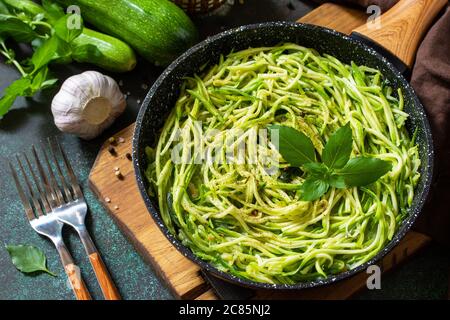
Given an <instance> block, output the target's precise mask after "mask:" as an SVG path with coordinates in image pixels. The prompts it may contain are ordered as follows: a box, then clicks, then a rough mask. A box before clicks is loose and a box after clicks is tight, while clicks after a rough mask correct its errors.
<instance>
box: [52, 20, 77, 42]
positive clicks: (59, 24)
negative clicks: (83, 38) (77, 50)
mask: <svg viewBox="0 0 450 320" xmlns="http://www.w3.org/2000/svg"><path fill="white" fill-rule="evenodd" d="M70 16H71V15H65V16H64V17H61V18H59V19H58V21H56V23H55V25H54V26H53V29H54V30H55V34H56V35H57V36H58V37H59V38H60V39H61V40H64V41H65V42H68V43H70V42H72V41H73V40H74V39H75V38H77V37H78V36H79V35H80V34H81V32H83V26H82V25H81V27H80V28H69V26H68V20H69V18H70ZM80 19H81V17H80Z"/></svg>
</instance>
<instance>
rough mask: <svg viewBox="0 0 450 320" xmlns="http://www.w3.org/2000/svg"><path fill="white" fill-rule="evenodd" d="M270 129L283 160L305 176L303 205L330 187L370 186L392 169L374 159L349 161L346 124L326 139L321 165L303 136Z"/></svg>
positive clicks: (349, 137) (350, 141)
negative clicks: (298, 169)
mask: <svg viewBox="0 0 450 320" xmlns="http://www.w3.org/2000/svg"><path fill="white" fill-rule="evenodd" d="M269 128H270V130H271V134H272V135H274V134H275V135H276V134H278V137H279V152H280V154H281V156H282V157H283V159H284V160H286V161H287V162H288V163H289V164H291V165H292V166H294V167H301V168H302V169H303V171H304V172H305V173H306V179H305V181H304V183H303V184H302V186H301V190H302V200H304V201H313V200H316V199H319V198H320V197H321V196H322V195H324V194H325V193H326V192H327V191H328V190H329V188H330V187H334V188H338V189H345V188H350V187H362V186H366V185H369V184H371V183H373V182H375V181H377V180H378V179H379V178H381V177H382V176H384V175H385V174H386V173H387V172H389V171H390V170H391V169H392V164H391V163H390V162H388V161H384V160H381V159H377V158H370V157H355V158H352V159H350V155H351V152H352V144H353V137H352V130H351V128H350V125H349V124H346V125H345V126H343V127H341V128H339V129H338V130H337V131H336V132H335V133H334V134H333V135H332V136H331V137H330V138H329V139H328V141H327V143H326V145H325V147H324V149H323V151H322V157H321V159H322V162H318V161H317V160H316V152H315V149H314V145H313V143H312V142H311V140H310V139H309V138H308V137H307V136H306V135H305V134H304V133H302V132H300V131H297V130H295V129H294V128H291V127H286V126H280V125H272V126H270V127H269Z"/></svg>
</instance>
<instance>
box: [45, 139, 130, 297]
mask: <svg viewBox="0 0 450 320" xmlns="http://www.w3.org/2000/svg"><path fill="white" fill-rule="evenodd" d="M48 144H49V149H50V153H51V156H52V157H53V160H54V161H53V162H54V163H55V166H56V171H57V173H58V176H59V180H60V181H61V186H62V190H63V192H61V189H60V188H58V184H57V183H56V178H55V177H54V175H53V172H52V170H51V166H50V161H49V159H48V157H47V154H46V152H45V151H44V150H43V154H44V159H45V162H46V164H47V167H48V171H49V172H50V179H49V181H47V182H48V185H49V188H50V189H51V194H52V195H53V199H54V207H53V213H54V214H55V216H56V217H57V219H58V220H59V221H61V222H63V223H66V224H68V225H70V226H72V227H73V228H74V229H75V230H76V231H77V233H78V235H79V236H80V239H81V242H82V243H83V245H84V248H85V250H86V253H87V254H88V256H89V260H90V262H91V265H92V268H93V269H94V272H95V276H96V277H97V281H98V283H99V285H100V288H101V289H102V292H103V296H104V297H105V299H107V300H120V299H121V297H120V294H119V292H118V290H117V288H116V286H115V284H114V282H113V280H112V278H111V276H110V274H109V272H108V269H107V268H106V265H105V263H104V262H103V260H102V258H101V256H100V254H99V252H98V250H97V248H96V247H95V244H94V242H93V241H92V238H91V236H90V235H89V232H88V231H87V229H86V225H85V223H84V222H85V218H86V214H87V211H88V207H87V204H86V201H85V199H84V196H83V192H82V191H81V188H80V185H79V184H78V181H77V178H76V177H75V174H74V172H73V169H72V166H71V165H70V162H69V160H68V159H67V156H66V154H65V152H64V150H63V149H62V147H61V145H60V144H59V142H58V140H56V141H55V143H52V142H51V140H50V138H49V139H48ZM54 148H55V149H56V150H53V149H54ZM58 153H59V154H60V155H61V158H62V160H63V161H62V162H63V163H64V167H65V171H66V172H67V175H68V179H67V180H66V178H65V176H64V173H63V170H62V168H61V166H60V165H59V162H58V159H57V157H56V155H57V154H58Z"/></svg>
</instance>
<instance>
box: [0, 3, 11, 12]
mask: <svg viewBox="0 0 450 320" xmlns="http://www.w3.org/2000/svg"><path fill="white" fill-rule="evenodd" d="M0 13H1V14H9V10H8V7H7V6H6V5H5V4H4V3H3V2H2V1H0Z"/></svg>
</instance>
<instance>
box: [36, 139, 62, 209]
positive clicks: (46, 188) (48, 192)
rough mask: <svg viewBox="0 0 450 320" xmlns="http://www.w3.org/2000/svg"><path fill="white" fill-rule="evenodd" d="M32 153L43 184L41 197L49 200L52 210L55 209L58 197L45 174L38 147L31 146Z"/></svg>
mask: <svg viewBox="0 0 450 320" xmlns="http://www.w3.org/2000/svg"><path fill="white" fill-rule="evenodd" d="M31 153H32V154H33V157H34V163H35V164H36V167H37V170H38V172H39V176H40V178H41V182H42V189H43V190H42V191H43V194H41V196H44V197H45V198H46V199H47V202H48V204H49V205H50V208H53V207H54V206H55V204H56V195H55V194H54V193H53V191H52V189H51V187H50V183H49V181H48V178H47V174H46V173H45V170H44V167H43V166H42V164H41V160H40V159H39V156H38V153H37V150H36V147H35V146H34V145H32V146H31ZM36 183H37V182H36Z"/></svg>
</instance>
